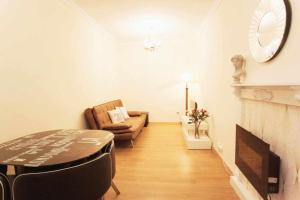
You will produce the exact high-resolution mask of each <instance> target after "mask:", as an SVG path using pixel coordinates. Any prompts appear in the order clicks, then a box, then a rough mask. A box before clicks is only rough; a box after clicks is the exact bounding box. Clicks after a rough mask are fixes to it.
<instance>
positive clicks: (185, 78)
mask: <svg viewBox="0 0 300 200" xmlns="http://www.w3.org/2000/svg"><path fill="white" fill-rule="evenodd" d="M181 80H182V81H184V82H185V83H188V82H190V81H191V80H192V74H190V73H184V74H182V75H181Z"/></svg>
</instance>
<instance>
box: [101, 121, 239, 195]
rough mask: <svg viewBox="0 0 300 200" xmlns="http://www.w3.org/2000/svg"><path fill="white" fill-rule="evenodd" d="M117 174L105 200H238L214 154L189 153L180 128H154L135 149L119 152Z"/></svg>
mask: <svg viewBox="0 0 300 200" xmlns="http://www.w3.org/2000/svg"><path fill="white" fill-rule="evenodd" d="M116 152H117V153H116V157H117V174H116V177H115V179H114V182H115V183H116V185H117V186H118V188H119V189H120V191H121V194H120V195H119V196H118V197H117V196H116V194H115V193H114V191H113V190H112V189H110V190H109V191H108V193H107V194H106V196H105V200H111V199H118V200H135V199H136V200H169V199H170V200H171V199H172V200H176V199H178V200H185V199H191V200H237V199H238V197H237V196H236V195H235V194H234V191H233V189H232V188H231V187H230V185H229V175H228V174H227V173H226V171H225V169H224V166H223V164H222V162H221V160H220V159H219V157H218V156H217V155H216V154H215V153H214V152H213V151H211V150H187V149H186V147H185V144H184V140H183V135H182V132H181V127H180V125H162V124H151V125H149V127H148V128H145V129H144V130H143V132H142V133H141V135H139V136H138V138H137V139H136V141H135V146H134V148H130V147H129V146H128V145H127V146H126V145H125V146H124V145H122V146H119V147H118V148H117V150H116Z"/></svg>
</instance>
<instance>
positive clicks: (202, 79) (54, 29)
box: [0, 0, 300, 200]
mask: <svg viewBox="0 0 300 200" xmlns="http://www.w3.org/2000/svg"><path fill="white" fill-rule="evenodd" d="M274 2H275V3H274ZM262 4H263V6H265V7H263V8H260V6H261V5H262ZM273 4H274V5H276V6H277V7H276V6H274V5H273ZM282 5H283V7H282ZM266 7H267V8H266ZM276 8H277V10H276ZM278 8H280V9H278ZM283 8H284V9H283ZM259 9H261V10H259ZM271 9H274V10H275V11H269V10H271ZM299 9H300V2H298V1H296V0H289V1H287V0H261V1H260V0H254V1H246V0H227V1H222V0H203V1H196V0H185V1H180V0H175V1H174V0H173V1H170V0H164V1H162V0H155V1H146V0H142V1H141V0H129V1H118V0H101V1H97V0H42V1H41V0H26V1H24V0H1V1H0V14H1V17H0V24H1V26H0V33H1V34H0V35H1V37H0V42H1V47H0V65H1V67H0V70H1V71H0V81H1V82H0V83H1V84H0V91H1V98H0V103H1V108H2V109H1V112H0V120H1V122H2V123H1V126H0V130H1V135H0V143H1V144H2V143H5V142H8V141H12V140H15V139H16V138H20V137H27V136H28V135H29V134H31V133H38V132H43V131H49V130H61V129H65V130H69V129H76V130H86V129H91V126H90V124H89V122H88V120H87V119H86V115H85V111H86V109H87V108H91V109H93V108H95V107H97V106H99V105H102V104H105V103H107V102H111V101H114V100H118V99H120V100H121V101H122V102H121V103H118V105H113V107H114V106H115V107H118V106H120V107H125V108H126V110H127V111H128V114H129V117H130V118H132V119H135V118H137V117H138V116H142V115H145V116H146V115H147V120H148V121H147V122H149V125H148V126H147V127H142V126H141V127H140V128H141V131H138V132H139V133H138V134H137V135H134V134H127V133H129V132H128V131H126V132H125V133H126V134H127V135H128V137H130V138H129V139H128V138H127V136H126V137H125V136H124V135H123V136H124V137H123V136H121V137H123V138H125V139H124V141H115V143H116V148H115V151H116V152H115V153H116V174H115V178H113V182H114V183H115V186H116V187H118V189H117V190H120V194H118V192H116V191H115V190H114V188H110V189H108V192H106V191H105V192H106V194H105V195H104V197H105V199H205V200H210V199H211V200H214V199H230V200H233V199H249V200H250V199H277V200H294V199H295V200H296V199H299V198H300V187H299V185H300V151H299V150H297V145H299V142H300V141H299V138H300V137H299V133H300V127H299V125H298V124H299V123H298V121H299V117H300V110H299V106H300V103H299V99H300V97H299V91H300V83H299V78H298V73H299V72H300V69H299V67H298V65H297V61H298V59H297V50H298V48H299V43H300V39H299V37H297V36H298V35H299V31H300V28H299V26H298V22H299V21H300V14H299V12H297V10H299ZM266 10H268V12H267V11H266ZM263 12H267V13H273V14H274V13H275V14H278V16H275V14H274V16H275V17H274V18H271V21H272V20H274V21H275V22H274V21H273V22H274V24H275V25H274V24H273V26H272V27H273V28H274V27H275V26H276V27H277V29H276V27H275V28H274V29H276V31H277V32H276V33H274V32H273V35H271V34H270V31H269V32H268V33H267V34H266V37H267V40H268V41H270V40H274V41H278V40H280V44H278V46H277V49H276V52H273V51H272V56H271V57H268V56H269V55H268V56H267V58H266V59H262V58H261V57H259V56H261V55H258V54H256V53H257V52H259V53H261V54H263V50H261V49H263V48H261V49H259V47H258V46H253V45H255V44H253V43H254V41H253V40H252V39H253V38H252V39H251V34H252V33H253V32H255V34H256V32H257V31H258V30H254V31H253V30H251V28H253V27H255V25H256V24H258V25H257V26H258V27H260V25H259V24H260V23H261V24H263V22H264V23H269V21H263V22H261V21H259V20H258V17H257V16H255V15H258V14H257V13H260V15H262V14H261V13H263ZM273 14H272V16H273ZM260 15H259V16H260ZM263 16H264V15H263ZM261 19H266V18H263V17H261ZM276 20H278V21H276ZM280 20H281V21H280ZM272 27H271V28H272ZM268 28H270V27H267V28H266V29H268ZM258 29H259V28H258ZM268 30H269V29H268ZM259 31H262V30H259ZM278 31H279V32H278ZM280 31H282V32H280ZM271 33H272V31H271ZM257 35H258V36H257ZM257 35H256V36H255V37H260V35H259V33H257ZM262 35H263V34H262ZM270 35H271V36H270ZM274 37H277V38H275V39H274ZM270 38H271V39H270ZM251 42H252V43H251ZM256 42H257V41H256ZM259 42H261V41H259ZM251 45H252V46H251ZM261 46H262V45H261ZM237 55H238V56H237ZM235 56H236V57H235ZM258 57H259V58H258ZM233 58H239V59H238V61H240V62H241V63H242V69H241V70H242V74H241V75H238V76H236V74H235V73H236V72H239V71H238V70H239V69H237V67H236V66H237V65H239V64H236V62H235V59H233ZM235 67H236V68H235ZM235 70H237V71H235ZM233 76H234V77H233ZM195 102H196V103H197V106H198V108H199V110H201V109H202V108H203V109H205V110H207V111H208V114H209V117H208V118H207V119H206V120H205V122H206V123H207V124H206V125H207V127H206V131H204V133H202V132H201V131H200V134H204V135H206V136H207V137H208V138H209V140H210V142H211V144H210V145H211V149H198V150H189V149H188V148H187V145H186V143H185V142H186V141H185V138H184V136H183V135H184V134H183V131H182V126H183V125H182V124H181V123H182V121H181V120H182V117H183V116H185V115H186V111H187V110H189V111H190V112H192V109H194V108H195V105H194V103H195ZM108 110H110V109H108ZM96 111H97V110H96ZM96 111H94V112H93V110H92V111H91V112H92V116H94V117H95V119H96V121H95V124H96V125H95V127H96V129H104V126H101V122H99V123H98V121H97V114H99V113H97V112H96ZM100 111H101V113H100V114H102V113H103V112H102V111H103V109H100ZM106 111H107V110H105V114H106V115H107V116H109V114H108V113H106ZM133 111H134V112H133ZM136 111H138V112H136ZM108 120H110V118H108ZM144 120H146V117H145V118H144ZM99 121H101V120H99ZM109 123H112V122H111V121H109ZM202 124H203V123H202ZM143 125H145V124H143ZM237 125H239V126H241V127H242V128H243V130H247V131H249V132H251V133H252V135H255V136H257V137H258V138H259V139H260V140H261V141H263V142H265V143H267V144H269V145H270V147H269V148H270V152H271V151H272V152H273V153H275V154H277V155H278V156H279V157H280V159H281V167H280V175H279V177H278V180H277V181H276V183H278V191H277V192H276V193H275V192H274V193H271V192H270V193H268V192H267V191H263V192H262V191H261V190H260V189H257V187H258V186H257V185H259V184H257V183H256V184H255V183H253V181H252V180H251V178H249V177H247V173H246V172H244V171H243V170H242V169H241V168H242V167H239V166H238V161H237V156H236V155H237V153H238V152H237V148H236V141H237V140H236V138H237V134H238V131H237V130H239V129H238V128H237ZM105 126H106V125H105ZM114 126H115V125H114ZM145 126H146V125H145ZM132 127H134V125H132V124H129V126H128V127H127V128H129V129H130V128H132ZM113 128H115V127H113ZM105 130H108V131H109V132H111V133H113V134H112V136H113V137H115V138H117V137H118V136H119V135H118V134H122V133H120V132H118V131H116V130H112V129H108V128H107V127H106V129H105ZM98 131H99V130H98ZM130 131H131V130H130ZM130 133H133V132H130ZM60 134H62V133H60ZM132 135H134V138H132V137H133V136H132ZM27 139H28V138H27ZM86 139H91V138H88V137H87V138H86ZM88 142H90V143H92V142H94V141H92V142H91V141H88ZM88 142H87V141H86V143H88ZM119 143H120V144H119ZM4 146H5V145H2V146H1V147H3V148H4ZM33 146H34V145H33ZM78 146H80V145H78ZM0 154H1V153H0ZM2 155H4V153H2ZM78 155H79V154H78ZM0 158H1V155H0ZM1 159H2V158H1ZM1 159H0V166H1V165H5V164H4V160H1ZM15 159H17V160H18V159H19V161H20V159H21V158H20V157H18V158H15ZM111 159H112V158H111ZM268 159H269V157H268ZM7 165H8V164H7ZM8 166H10V167H13V164H10V165H8ZM27 167H28V166H27ZM8 168H9V167H8ZM13 171H14V170H13ZM21 171H22V170H21ZM25 171H26V170H25ZM7 173H11V172H9V170H7ZM18 173H21V172H20V171H18V170H16V168H15V174H16V175H17V174H18ZM111 178H112V177H111ZM273 178H274V177H273ZM272 180H273V179H272ZM265 185H266V184H265ZM8 188H10V187H8ZM49 188H51V187H49ZM264 189H265V188H264ZM10 190H11V191H10V193H11V194H10V195H9V196H10V197H9V199H18V198H16V197H15V198H13V193H14V191H13V188H11V189H10ZM28 191H29V190H28ZM79 192H80V191H79ZM262 193H263V194H262ZM60 198H61V197H60ZM99 198H101V196H99ZM21 199H22V198H21ZM31 199H32V198H31ZM46 199H47V198H46ZM48 199H49V200H51V199H50V197H49V198H48ZM56 199H59V197H57V198H56ZM65 199H66V198H65ZM67 199H73V198H67Z"/></svg>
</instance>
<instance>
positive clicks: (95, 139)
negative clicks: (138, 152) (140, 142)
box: [0, 129, 114, 175]
mask: <svg viewBox="0 0 300 200" xmlns="http://www.w3.org/2000/svg"><path fill="white" fill-rule="evenodd" d="M113 138H114V135H113V134H112V133H111V132H108V131H102V130H77V129H76V130H75V129H67V130H51V131H45V132H39V133H33V134H29V135H26V136H23V137H20V138H17V139H14V140H11V141H8V142H5V143H2V144H0V171H1V172H2V173H3V174H6V172H7V168H9V169H12V171H14V172H13V175H18V174H22V173H26V172H35V171H47V170H55V169H59V168H64V167H69V166H72V165H73V166H74V165H76V164H81V163H84V162H86V161H88V160H89V159H92V158H93V157H95V156H97V155H99V154H101V152H102V149H103V148H105V147H106V146H107V145H108V144H110V143H111V142H112V140H113ZM8 171H10V170H8ZM8 173H9V172H8Z"/></svg>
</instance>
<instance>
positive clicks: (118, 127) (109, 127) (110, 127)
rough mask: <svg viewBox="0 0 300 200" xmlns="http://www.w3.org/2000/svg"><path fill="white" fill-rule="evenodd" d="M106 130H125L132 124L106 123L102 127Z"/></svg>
mask: <svg viewBox="0 0 300 200" xmlns="http://www.w3.org/2000/svg"><path fill="white" fill-rule="evenodd" d="M102 128H103V129H104V130H124V129H129V128H131V125H127V124H124V123H119V124H111V125H105V126H103V127H102Z"/></svg>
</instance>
